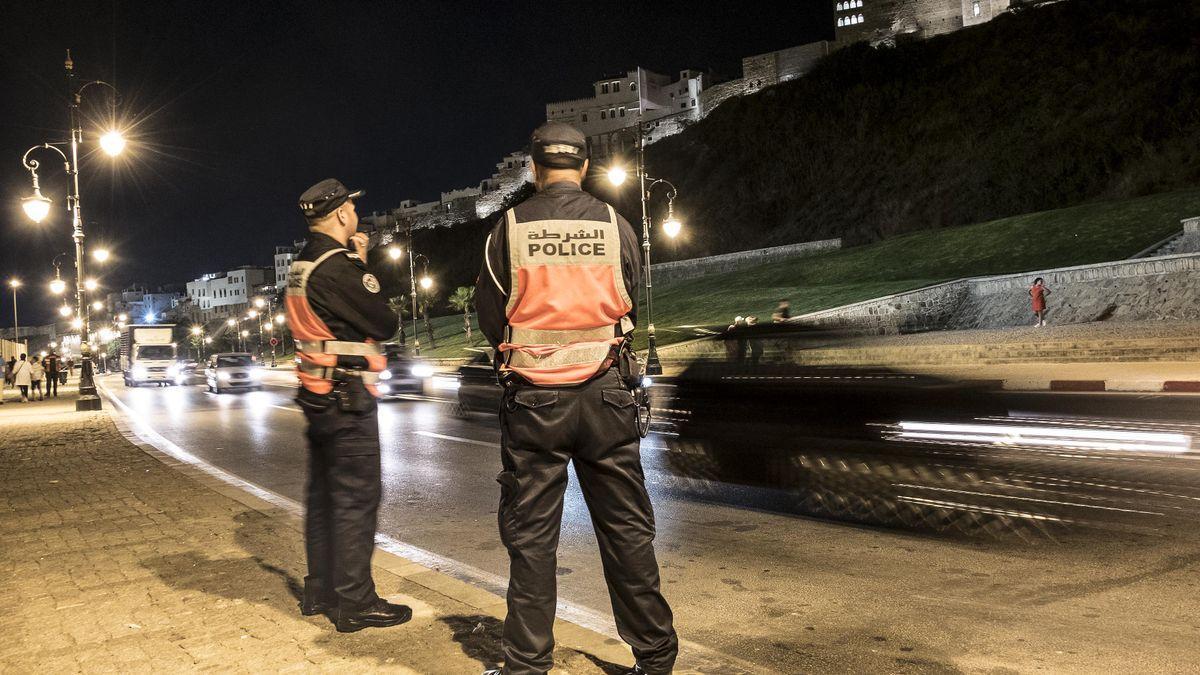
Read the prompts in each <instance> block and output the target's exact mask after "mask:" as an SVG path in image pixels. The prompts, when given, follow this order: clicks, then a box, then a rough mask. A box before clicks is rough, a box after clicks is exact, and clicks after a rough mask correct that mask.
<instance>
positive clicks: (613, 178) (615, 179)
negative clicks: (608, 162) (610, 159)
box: [608, 166, 629, 185]
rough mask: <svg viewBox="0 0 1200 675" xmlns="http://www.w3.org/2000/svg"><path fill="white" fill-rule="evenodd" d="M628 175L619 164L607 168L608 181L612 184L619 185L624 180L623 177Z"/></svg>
mask: <svg viewBox="0 0 1200 675" xmlns="http://www.w3.org/2000/svg"><path fill="white" fill-rule="evenodd" d="M628 175H629V174H627V173H625V169H623V168H621V167H619V166H614V167H613V168H611V169H609V170H608V182H610V183H612V184H613V185H620V184H622V183H624V182H625V178H626V177H628Z"/></svg>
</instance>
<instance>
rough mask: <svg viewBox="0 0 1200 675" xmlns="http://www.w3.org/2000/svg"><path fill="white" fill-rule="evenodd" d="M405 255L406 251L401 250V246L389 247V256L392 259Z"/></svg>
mask: <svg viewBox="0 0 1200 675" xmlns="http://www.w3.org/2000/svg"><path fill="white" fill-rule="evenodd" d="M402 255H404V251H402V250H400V247H399V246H389V247H388V257H389V258H391V259H392V260H399V259H400V256H402Z"/></svg>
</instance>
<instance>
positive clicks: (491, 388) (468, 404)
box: [455, 349, 504, 415]
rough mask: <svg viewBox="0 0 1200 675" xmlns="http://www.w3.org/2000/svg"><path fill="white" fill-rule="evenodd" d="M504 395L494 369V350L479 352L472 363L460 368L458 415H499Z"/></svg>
mask: <svg viewBox="0 0 1200 675" xmlns="http://www.w3.org/2000/svg"><path fill="white" fill-rule="evenodd" d="M503 393H504V390H503V388H501V387H500V383H499V382H497V381H496V371H495V369H494V368H493V367H492V350H490V349H487V350H483V351H480V352H477V353H476V354H475V355H474V356H472V357H471V360H470V361H468V362H467V363H464V364H463V365H461V366H459V367H458V405H457V407H456V409H455V412H457V413H458V414H460V415H466V414H470V413H489V414H493V415H496V414H499V413H500V397H501V395H502V394H503Z"/></svg>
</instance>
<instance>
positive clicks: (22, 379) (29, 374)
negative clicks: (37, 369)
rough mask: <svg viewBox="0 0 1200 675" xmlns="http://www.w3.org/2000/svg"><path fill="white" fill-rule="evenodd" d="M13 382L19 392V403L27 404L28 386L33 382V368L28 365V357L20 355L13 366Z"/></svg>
mask: <svg viewBox="0 0 1200 675" xmlns="http://www.w3.org/2000/svg"><path fill="white" fill-rule="evenodd" d="M13 382H14V383H15V384H16V385H17V389H19V390H20V391H21V403H29V385H30V383H31V382H33V368H32V367H31V366H30V365H29V357H28V356H27V355H25V354H21V357H20V358H18V359H17V362H16V364H14V365H13Z"/></svg>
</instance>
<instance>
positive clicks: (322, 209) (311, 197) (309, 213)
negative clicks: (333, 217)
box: [300, 178, 367, 218]
mask: <svg viewBox="0 0 1200 675" xmlns="http://www.w3.org/2000/svg"><path fill="white" fill-rule="evenodd" d="M365 194H367V193H366V191H365V190H355V191H353V192H351V191H350V190H349V189H348V188H347V187H346V186H345V185H342V181H340V180H338V179H336V178H326V179H325V180H323V181H321V182H320V183H317V184H316V185H314V186H312V187H310V188H308V189H307V190H305V191H304V194H302V195H300V211H302V212H303V213H304V215H305V217H308V218H320V217H321V216H326V215H329V214H330V213H333V211H334V209H336V208H337V207H339V206H341V205H342V204H345V203H346V200H347V199H358V198H359V197H361V196H363V195H365Z"/></svg>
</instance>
